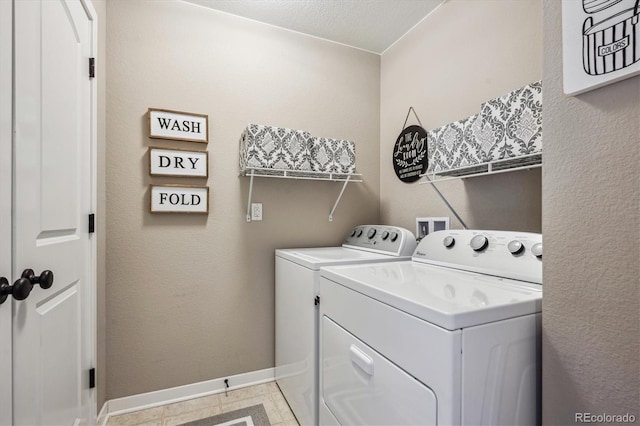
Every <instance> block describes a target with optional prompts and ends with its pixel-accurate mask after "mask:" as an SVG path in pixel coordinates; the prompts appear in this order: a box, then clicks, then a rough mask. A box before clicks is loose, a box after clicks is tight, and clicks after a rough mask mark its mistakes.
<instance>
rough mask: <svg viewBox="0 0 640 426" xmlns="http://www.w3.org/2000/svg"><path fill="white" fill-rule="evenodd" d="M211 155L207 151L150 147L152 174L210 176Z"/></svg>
mask: <svg viewBox="0 0 640 426" xmlns="http://www.w3.org/2000/svg"><path fill="white" fill-rule="evenodd" d="M208 170H209V155H208V154H207V152H205V151H187V150H184V149H175V148H173V149H165V148H156V147H150V148H149V174H150V175H151V176H190V177H204V178H206V177H208Z"/></svg>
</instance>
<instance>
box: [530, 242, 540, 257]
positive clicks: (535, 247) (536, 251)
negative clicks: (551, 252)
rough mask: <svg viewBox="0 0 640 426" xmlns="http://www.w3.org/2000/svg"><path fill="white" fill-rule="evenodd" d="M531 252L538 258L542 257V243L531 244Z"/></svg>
mask: <svg viewBox="0 0 640 426" xmlns="http://www.w3.org/2000/svg"><path fill="white" fill-rule="evenodd" d="M531 253H533V255H534V256H535V257H537V258H538V259H542V243H536V244H534V245H532V246H531Z"/></svg>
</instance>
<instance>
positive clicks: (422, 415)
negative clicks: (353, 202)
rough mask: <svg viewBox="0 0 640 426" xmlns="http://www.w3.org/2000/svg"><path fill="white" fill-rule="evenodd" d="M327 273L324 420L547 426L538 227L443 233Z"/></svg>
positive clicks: (324, 289)
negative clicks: (405, 253) (381, 258)
mask: <svg viewBox="0 0 640 426" xmlns="http://www.w3.org/2000/svg"><path fill="white" fill-rule="evenodd" d="M320 275H321V277H320V297H321V304H320V378H319V380H320V406H319V421H320V424H322V425H525V424H527V425H533V424H540V421H541V418H540V389H541V383H540V380H541V379H540V377H541V376H540V372H541V364H540V325H541V313H540V312H541V307H542V306H541V305H542V236H541V235H540V234H531V233H522V232H504V231H471V230H469V231H466V230H465V231H458V230H455V231H454V230H447V231H439V232H435V233H432V234H430V235H428V236H427V237H425V238H424V239H423V240H422V241H421V242H420V244H419V245H418V247H417V248H416V251H415V254H414V256H413V258H412V260H411V261H405V262H395V263H390V264H379V265H374V264H367V265H352V266H331V267H327V268H323V269H322V270H321V272H320Z"/></svg>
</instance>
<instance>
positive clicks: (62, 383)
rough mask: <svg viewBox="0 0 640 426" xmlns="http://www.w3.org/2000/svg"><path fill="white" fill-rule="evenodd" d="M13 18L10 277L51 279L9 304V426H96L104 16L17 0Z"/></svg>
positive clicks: (73, 1)
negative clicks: (98, 133) (98, 33)
mask: <svg viewBox="0 0 640 426" xmlns="http://www.w3.org/2000/svg"><path fill="white" fill-rule="evenodd" d="M13 15H14V18H13V22H14V31H13V33H14V37H13V50H14V73H13V81H14V84H13V97H14V106H13V123H14V124H13V146H12V151H13V152H12V154H13V164H12V168H13V188H12V215H11V216H12V222H13V223H12V229H13V234H12V236H11V239H12V248H11V250H12V251H11V256H12V262H11V263H12V268H11V269H12V272H11V274H12V275H11V276H10V277H9V276H7V278H8V279H9V281H10V282H12V283H13V282H14V281H15V280H16V279H18V278H19V277H20V275H21V274H22V271H23V270H25V269H33V270H34V271H35V274H36V276H37V275H40V274H41V273H42V271H44V270H50V271H52V272H53V276H54V281H53V285H52V286H51V287H50V288H48V289H42V288H40V286H39V285H37V284H36V285H34V287H33V290H32V291H31V293H30V295H29V296H28V297H27V298H26V299H25V300H22V301H16V300H14V299H13V298H10V301H11V302H10V303H7V302H9V300H8V301H7V302H5V304H3V305H2V306H0V309H2V310H6V309H8V308H9V306H11V308H12V334H13V336H12V341H13V348H12V349H13V355H12V361H13V365H12V369H13V384H12V386H13V392H12V395H13V413H12V417H13V419H12V422H13V423H14V424H16V425H21V424H29V425H71V424H74V423H93V422H94V420H95V410H96V399H95V391H94V390H92V389H90V388H89V369H90V368H91V367H93V366H94V362H95V361H94V360H95V272H94V271H95V241H94V238H93V236H92V234H89V230H88V215H89V213H91V212H92V210H93V206H94V205H95V201H94V199H95V191H94V188H95V174H94V170H95V168H94V156H95V152H94V147H95V145H94V142H95V125H96V123H95V118H96V117H95V106H94V105H95V99H94V96H95V83H94V82H93V80H91V79H90V77H89V58H90V57H92V56H93V51H94V46H95V36H94V35H95V18H94V17H95V12H94V11H93V8H92V7H91V5H90V4H87V3H85V2H84V1H80V0H17V1H14V2H13ZM2 143H3V144H4V142H2ZM0 230H1V229H0ZM3 237H4V235H3ZM5 273H6V272H4V271H3V272H2V274H5ZM2 318H4V317H3V316H0V321H2ZM1 326H2V324H0V327H1ZM2 373H4V371H2ZM0 392H2V391H0ZM0 419H1V418H0Z"/></svg>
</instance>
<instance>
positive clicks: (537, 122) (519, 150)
mask: <svg viewBox="0 0 640 426" xmlns="http://www.w3.org/2000/svg"><path fill="white" fill-rule="evenodd" d="M480 116H481V119H482V124H481V126H482V128H483V129H485V131H486V132H487V133H489V132H490V133H491V134H492V135H493V141H490V142H492V144H491V145H490V146H489V145H484V147H483V154H484V161H495V160H503V159H508V158H515V157H521V156H523V155H530V154H536V153H539V152H542V82H540V81H538V82H535V83H531V84H527V85H526V86H524V87H522V88H520V89H517V90H514V91H512V92H510V93H508V94H506V95H504V96H500V97H498V98H495V99H491V100H490V101H488V102H485V103H484V104H482V109H481V112H480Z"/></svg>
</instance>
